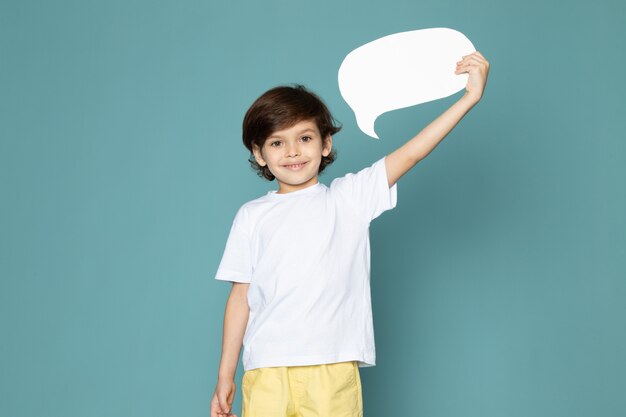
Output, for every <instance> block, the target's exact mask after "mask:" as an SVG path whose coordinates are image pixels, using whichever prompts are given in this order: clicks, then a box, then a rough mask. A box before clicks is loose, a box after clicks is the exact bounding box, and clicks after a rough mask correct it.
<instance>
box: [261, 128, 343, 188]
mask: <svg viewBox="0 0 626 417" xmlns="http://www.w3.org/2000/svg"><path fill="white" fill-rule="evenodd" d="M331 149H332V137H331V136H330V135H328V138H327V140H325V141H322V136H321V135H320V131H319V129H318V128H317V124H316V123H315V120H313V119H311V120H302V121H300V122H298V123H296V124H295V125H293V126H291V127H289V128H287V129H283V130H278V131H276V132H274V133H272V134H271V135H270V136H269V137H268V138H267V139H266V140H265V143H264V144H263V147H262V148H259V147H257V146H256V145H254V146H253V153H254V157H255V158H256V161H257V162H258V163H259V165H261V166H265V165H267V167H268V168H269V170H270V172H271V173H272V174H273V175H274V176H275V177H276V181H278V185H279V190H278V191H277V192H278V193H279V194H284V193H290V192H292V191H297V190H301V189H303V188H306V187H309V186H311V185H314V184H315V183H317V174H318V171H319V166H320V163H321V162H322V156H328V154H329V153H330V151H331Z"/></svg>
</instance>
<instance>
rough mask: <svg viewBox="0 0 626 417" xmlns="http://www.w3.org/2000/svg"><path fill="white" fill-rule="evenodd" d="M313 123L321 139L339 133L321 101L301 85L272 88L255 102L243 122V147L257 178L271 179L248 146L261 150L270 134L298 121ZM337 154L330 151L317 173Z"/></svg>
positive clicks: (334, 121)
mask: <svg viewBox="0 0 626 417" xmlns="http://www.w3.org/2000/svg"><path fill="white" fill-rule="evenodd" d="M308 119H314V120H315V124H316V125H317V128H318V129H319V131H320V134H321V135H322V141H324V140H326V137H327V135H329V134H330V135H334V134H335V133H337V132H339V131H340V130H341V125H337V124H336V123H337V121H336V120H335V118H334V117H333V116H332V114H331V113H330V111H329V110H328V108H327V107H326V105H325V104H324V102H323V101H322V99H320V98H319V97H318V96H317V95H316V94H314V93H313V92H311V91H309V90H307V89H306V87H305V86H303V85H301V84H294V86H293V87H292V86H288V85H282V86H278V87H274V88H272V89H270V90H268V91H266V92H265V93H263V94H262V95H261V96H260V97H259V98H257V99H256V100H255V102H254V103H252V105H251V106H250V108H249V109H248V111H247V112H246V115H245V117H244V118H243V126H242V128H243V134H242V136H243V144H244V145H245V147H246V148H248V150H249V151H250V157H249V158H248V161H249V162H250V165H252V168H253V169H254V170H255V171H257V174H258V175H259V176H260V177H263V178H266V179H267V180H269V181H272V180H274V178H275V177H274V175H273V174H272V173H271V172H270V170H269V168H268V167H267V165H266V166H263V167H262V166H261V165H259V164H258V163H257V161H256V159H255V158H254V154H253V153H252V145H253V144H255V145H257V146H258V147H259V148H262V147H263V145H264V144H265V141H266V140H267V138H268V137H270V136H271V135H272V133H274V132H276V131H278V130H282V129H285V128H289V127H291V126H293V125H295V124H296V123H298V122H300V121H302V120H308ZM336 157H337V154H336V152H335V150H333V149H331V152H330V154H329V155H328V156H322V161H321V163H320V167H319V170H318V173H321V172H322V171H323V170H324V168H326V167H327V166H328V165H330V164H331V163H332V162H333V161H334V160H335V158H336Z"/></svg>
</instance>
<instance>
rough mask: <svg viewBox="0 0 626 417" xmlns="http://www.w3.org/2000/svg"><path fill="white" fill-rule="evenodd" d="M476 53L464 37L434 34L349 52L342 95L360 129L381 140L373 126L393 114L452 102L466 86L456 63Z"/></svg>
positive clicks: (394, 38)
mask: <svg viewBox="0 0 626 417" xmlns="http://www.w3.org/2000/svg"><path fill="white" fill-rule="evenodd" d="M474 51H476V49H475V48H474V45H472V42H470V40H469V39H467V37H466V36H465V35H463V34H462V33H461V32H458V31H456V30H454V29H449V28H430V29H420V30H412V31H408V32H400V33H394V34H392V35H388V36H384V37H382V38H379V39H376V40H374V41H372V42H369V43H366V44H365V45H362V46H360V47H358V48H357V49H355V50H353V51H352V52H350V53H349V54H348V55H346V57H345V58H344V60H343V62H342V63H341V66H340V67H339V75H338V77H339V91H340V92H341V95H342V96H343V98H344V100H346V102H347V103H348V105H349V106H350V108H352V110H353V111H354V114H355V116H356V121H357V124H358V126H359V128H360V129H361V130H362V131H363V132H364V133H365V134H367V135H368V136H371V137H373V138H376V139H378V136H377V135H376V132H375V131H374V123H375V121H376V119H377V118H378V116H380V115H381V114H383V113H386V112H388V111H391V110H397V109H402V108H405V107H410V106H415V105H417V104H421V103H426V102H428V101H433V100H438V99H440V98H444V97H448V96H450V95H452V94H454V93H456V92H458V91H460V90H462V89H464V88H465V86H466V85H467V79H468V77H469V75H468V74H455V73H454V71H455V70H456V63H457V61H460V60H461V59H462V57H463V56H464V55H469V54H471V53H472V52H474Z"/></svg>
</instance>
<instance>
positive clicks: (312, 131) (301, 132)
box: [269, 127, 315, 138]
mask: <svg viewBox="0 0 626 417" xmlns="http://www.w3.org/2000/svg"><path fill="white" fill-rule="evenodd" d="M307 132H311V133H315V129H313V128H310V127H307V128H306V129H303V130H301V131H299V132H298V135H301V134H303V133H307ZM269 137H270V138H282V136H280V135H277V134H276V133H272V134H271V135H270V136H269Z"/></svg>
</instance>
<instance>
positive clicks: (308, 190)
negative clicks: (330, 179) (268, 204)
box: [267, 181, 324, 199]
mask: <svg viewBox="0 0 626 417" xmlns="http://www.w3.org/2000/svg"><path fill="white" fill-rule="evenodd" d="M323 187H324V184H322V183H321V182H319V181H318V182H316V183H315V184H313V185H309V186H308V187H306V188H302V189H300V190H297V191H292V192H290V193H284V194H278V193H277V192H276V191H277V190H271V191H268V192H267V196H268V197H270V198H275V199H285V198H292V197H297V196H300V195H307V194H311V193H314V192H316V191H319V190H321V189H322V188H323Z"/></svg>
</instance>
